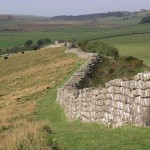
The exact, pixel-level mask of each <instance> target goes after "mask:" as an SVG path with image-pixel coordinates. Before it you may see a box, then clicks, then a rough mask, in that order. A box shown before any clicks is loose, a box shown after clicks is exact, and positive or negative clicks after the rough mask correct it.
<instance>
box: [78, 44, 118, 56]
mask: <svg viewBox="0 0 150 150" xmlns="http://www.w3.org/2000/svg"><path fill="white" fill-rule="evenodd" d="M78 46H79V47H80V48H81V49H82V50H84V51H86V52H91V53H99V54H101V55H103V56H111V57H113V59H116V58H118V57H119V52H118V50H117V48H115V47H114V46H112V45H109V44H106V43H102V42H87V41H83V42H80V43H78Z"/></svg>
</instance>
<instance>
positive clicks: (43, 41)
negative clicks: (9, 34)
mask: <svg viewBox="0 0 150 150" xmlns="http://www.w3.org/2000/svg"><path fill="white" fill-rule="evenodd" d="M50 43H51V40H50V39H49V38H44V39H39V40H38V41H37V44H33V41H32V40H27V41H26V42H25V43H24V45H23V46H22V45H19V46H14V47H11V48H7V49H6V50H5V53H18V52H23V51H27V50H37V49H39V48H41V47H44V46H46V45H48V44H50ZM0 54H1V51H0Z"/></svg>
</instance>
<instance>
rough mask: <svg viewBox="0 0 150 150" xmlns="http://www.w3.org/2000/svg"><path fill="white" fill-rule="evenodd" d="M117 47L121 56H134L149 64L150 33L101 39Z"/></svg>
mask: <svg viewBox="0 0 150 150" xmlns="http://www.w3.org/2000/svg"><path fill="white" fill-rule="evenodd" d="M100 41H103V42H106V43H110V44H112V45H114V46H115V47H117V48H118V50H119V52H120V55H122V56H130V55H131V56H135V57H138V58H139V59H142V60H143V61H144V63H145V64H147V65H149V66H150V33H147V34H135V35H126V36H118V37H111V38H107V39H101V40H100Z"/></svg>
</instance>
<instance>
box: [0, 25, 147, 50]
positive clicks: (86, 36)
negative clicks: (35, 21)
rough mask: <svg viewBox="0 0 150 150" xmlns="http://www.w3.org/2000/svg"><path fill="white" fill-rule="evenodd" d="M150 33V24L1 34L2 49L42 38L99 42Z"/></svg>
mask: <svg viewBox="0 0 150 150" xmlns="http://www.w3.org/2000/svg"><path fill="white" fill-rule="evenodd" d="M147 32H149V33H150V24H144V25H134V26H130V27H126V28H113V27H112V28H97V27H94V26H93V27H92V26H90V27H88V26H86V27H83V26H81V27H68V28H67V27H66V28H60V29H50V30H48V31H35V32H16V33H14V32H1V33H0V48H8V47H12V46H15V45H19V44H23V43H24V42H25V41H26V40H29V39H30V40H33V41H37V40H38V39H40V38H45V37H48V38H50V39H52V40H53V41H55V40H58V39H64V40H67V39H70V38H75V39H77V40H78V41H80V40H98V39H103V38H109V37H116V36H124V35H127V34H129V35H132V34H137V33H147Z"/></svg>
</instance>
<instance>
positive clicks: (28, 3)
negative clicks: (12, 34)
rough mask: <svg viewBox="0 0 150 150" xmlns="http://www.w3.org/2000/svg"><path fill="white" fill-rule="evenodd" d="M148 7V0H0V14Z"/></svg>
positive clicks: (63, 12)
mask: <svg viewBox="0 0 150 150" xmlns="http://www.w3.org/2000/svg"><path fill="white" fill-rule="evenodd" d="M140 9H150V0H0V14H24V15H36V16H50V17H51V16H56V15H79V14H88V13H99V12H108V11H117V10H129V11H135V10H140Z"/></svg>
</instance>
